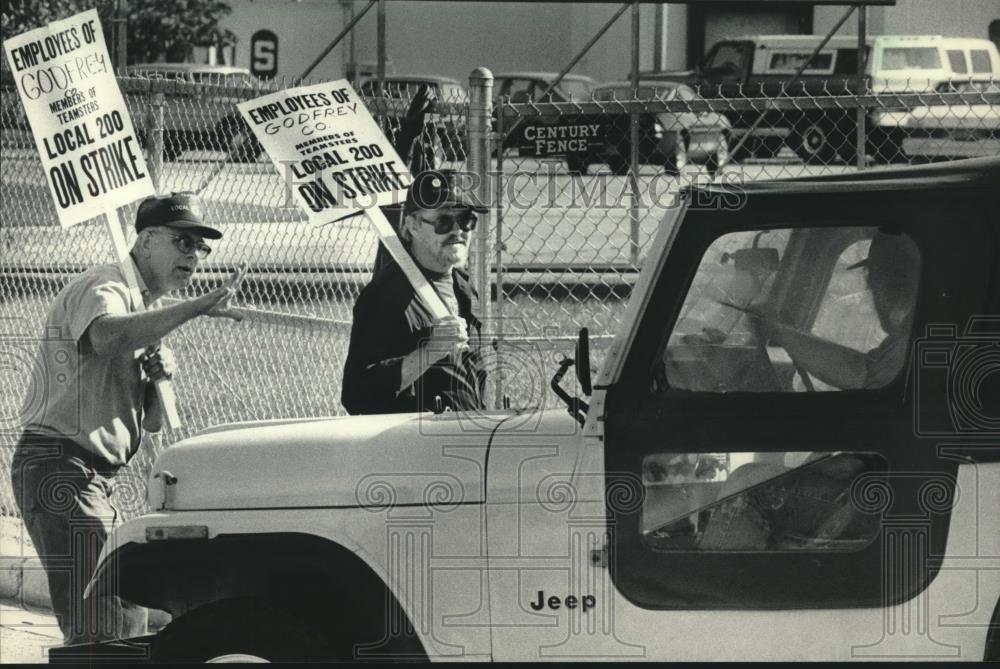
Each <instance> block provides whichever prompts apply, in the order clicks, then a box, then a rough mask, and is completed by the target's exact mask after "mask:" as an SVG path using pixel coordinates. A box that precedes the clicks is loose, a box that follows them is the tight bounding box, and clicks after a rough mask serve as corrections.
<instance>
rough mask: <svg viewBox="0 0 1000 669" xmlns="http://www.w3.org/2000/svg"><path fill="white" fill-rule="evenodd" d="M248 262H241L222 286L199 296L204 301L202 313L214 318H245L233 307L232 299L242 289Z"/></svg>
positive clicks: (236, 319) (239, 319) (238, 319)
mask: <svg viewBox="0 0 1000 669" xmlns="http://www.w3.org/2000/svg"><path fill="white" fill-rule="evenodd" d="M246 270H247V266H246V263H241V264H240V266H239V267H237V268H236V271H235V272H233V273H232V275H230V277H229V279H228V280H227V281H226V282H225V283H224V284H222V285H221V286H220V287H218V288H216V289H215V290H213V291H212V292H211V293H208V294H207V295H203V296H202V297H200V298H198V299H199V300H200V301H201V302H202V312H201V313H202V314H204V315H205V316H211V317H212V318H231V319H233V320H234V321H241V320H243V315H242V314H240V313H239V312H238V311H236V309H235V308H234V307H233V304H232V301H233V298H234V297H236V294H237V293H238V292H239V290H240V284H242V283H243V276H244V275H245V274H246Z"/></svg>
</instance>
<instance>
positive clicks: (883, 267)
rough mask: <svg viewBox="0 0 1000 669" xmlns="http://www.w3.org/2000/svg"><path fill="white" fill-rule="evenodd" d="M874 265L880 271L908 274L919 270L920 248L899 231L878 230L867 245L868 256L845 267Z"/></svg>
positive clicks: (901, 274)
mask: <svg viewBox="0 0 1000 669" xmlns="http://www.w3.org/2000/svg"><path fill="white" fill-rule="evenodd" d="M873 266H874V267H876V268H877V269H878V270H879V271H880V272H883V273H884V272H888V273H890V274H898V275H900V276H908V275H910V274H913V273H914V272H916V271H918V270H919V267H920V249H919V248H917V245H916V244H915V243H914V241H913V240H912V239H910V238H909V237H908V236H906V235H905V234H903V233H901V232H896V231H889V230H878V231H877V232H876V233H875V234H874V235H873V236H872V241H871V246H869V247H868V257H866V258H865V259H864V260H860V261H858V262H856V263H854V264H853V265H849V266H848V268H847V269H858V268H861V267H869V268H870V267H873Z"/></svg>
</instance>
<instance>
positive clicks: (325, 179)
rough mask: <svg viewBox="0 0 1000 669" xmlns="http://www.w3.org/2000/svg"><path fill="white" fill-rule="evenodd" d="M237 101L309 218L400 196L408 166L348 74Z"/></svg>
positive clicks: (342, 212)
mask: <svg viewBox="0 0 1000 669" xmlns="http://www.w3.org/2000/svg"><path fill="white" fill-rule="evenodd" d="M237 108H238V109H239V110H240V112H241V113H242V114H243V118H244V119H246V122H247V123H248V124H249V125H250V127H251V128H252V129H253V132H254V134H255V135H256V137H257V139H258V140H259V141H260V143H261V145H262V146H263V147H264V149H265V150H266V151H267V153H268V155H269V156H270V158H271V161H272V162H273V163H274V166H275V168H276V169H277V170H278V172H279V173H280V174H282V175H283V176H286V177H290V179H289V183H290V185H291V189H292V192H293V193H294V194H295V197H296V199H297V201H298V202H299V204H301V206H302V208H303V210H304V211H305V212H306V213H307V214H308V216H309V218H310V220H312V221H313V222H328V221H330V220H335V219H337V218H341V217H343V216H344V215H345V214H348V213H352V212H355V211H357V210H359V209H366V210H367V209H370V208H372V207H379V206H384V205H388V204H398V203H399V202H402V200H403V197H404V196H405V193H406V188H407V187H409V185H410V183H411V181H412V179H411V177H410V172H409V170H407V168H406V165H405V164H404V163H403V161H402V160H401V159H400V157H399V155H398V154H397V153H396V150H395V148H393V146H392V144H391V143H390V142H389V140H388V139H387V138H386V136H385V135H384V134H383V132H382V130H381V128H379V126H378V124H377V123H376V122H375V119H374V118H372V115H371V114H370V113H369V112H368V109H367V108H366V107H365V105H364V103H362V101H361V98H360V96H358V94H357V93H355V91H354V89H353V88H351V85H350V84H349V83H348V81H347V80H346V79H341V80H339V81H333V82H330V83H325V84H316V85H313V86H305V87H301V88H293V89H288V90H284V91H280V92H278V93H273V94H271V95H266V96H263V97H260V98H256V99H254V100H249V101H247V102H243V103H240V104H238V105H237ZM286 170H287V171H286Z"/></svg>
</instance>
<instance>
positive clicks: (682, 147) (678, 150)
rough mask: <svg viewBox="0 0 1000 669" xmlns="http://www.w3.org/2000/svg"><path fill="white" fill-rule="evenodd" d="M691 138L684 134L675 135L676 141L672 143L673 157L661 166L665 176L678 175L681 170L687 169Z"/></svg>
mask: <svg viewBox="0 0 1000 669" xmlns="http://www.w3.org/2000/svg"><path fill="white" fill-rule="evenodd" d="M690 145H691V138H690V137H688V135H687V133H685V132H678V133H677V140H676V141H675V142H674V155H672V156H671V157H670V158H669V159H667V162H666V163H664V164H663V169H664V171H666V173H667V174H680V173H681V170H683V169H684V168H685V167H687V164H688V162H689V157H688V156H689V149H690Z"/></svg>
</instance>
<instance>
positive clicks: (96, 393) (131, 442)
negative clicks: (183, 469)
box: [11, 194, 242, 643]
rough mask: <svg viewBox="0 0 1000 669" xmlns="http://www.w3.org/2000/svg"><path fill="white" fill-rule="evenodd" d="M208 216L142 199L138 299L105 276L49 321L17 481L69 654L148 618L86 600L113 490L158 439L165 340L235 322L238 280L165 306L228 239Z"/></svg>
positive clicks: (188, 197)
mask: <svg viewBox="0 0 1000 669" xmlns="http://www.w3.org/2000/svg"><path fill="white" fill-rule="evenodd" d="M201 209H202V206H201V203H200V201H199V199H198V198H197V196H195V195H193V194H173V195H170V196H166V197H150V198H147V199H146V200H144V201H143V202H142V203H141V204H140V205H139V208H138V211H137V213H136V221H135V228H136V231H137V232H138V237H137V239H136V241H135V244H134V245H133V247H132V249H131V252H130V254H129V258H128V259H127V260H126V261H125V262H128V263H131V264H132V269H133V270H134V274H135V278H136V280H137V283H138V287H139V295H136V296H135V297H133V293H132V291H130V289H129V285H128V282H127V280H126V277H125V273H124V271H123V269H122V265H121V264H119V263H111V264H107V265H99V266H96V267H92V268H91V269H89V270H87V271H85V272H84V273H82V274H81V275H79V276H77V277H75V278H74V279H72V280H71V281H70V282H69V283H68V284H67V285H66V286H65V287H64V288H63V289H62V290H60V291H59V293H58V294H57V295H56V297H55V299H54V300H53V301H52V304H51V305H50V307H49V309H48V313H47V314H46V317H45V326H44V330H43V336H42V337H41V344H40V346H39V349H38V355H37V356H36V359H35V364H34V368H33V371H32V374H31V377H30V378H29V380H28V391H27V393H26V395H25V400H24V403H23V404H22V408H21V414H20V417H21V423H22V425H23V426H24V431H23V433H22V436H21V439H20V441H19V442H18V444H17V446H16V448H15V452H14V456H13V462H12V464H11V475H12V479H13V481H12V482H13V489H14V494H15V499H16V501H17V504H18V506H19V508H20V510H21V514H22V518H23V519H24V523H25V526H26V528H27V530H28V534H29V535H30V536H31V539H32V542H33V543H34V545H35V549H36V550H37V553H38V556H39V558H40V559H41V561H42V565H43V566H44V567H45V571H46V576H47V577H48V583H49V592H50V595H51V600H52V607H53V610H54V613H55V614H56V618H57V619H58V621H59V627H60V629H61V630H62V633H63V635H64V637H65V641H66V642H67V643H80V642H85V641H96V640H104V639H107V638H128V637H132V636H136V635H141V634H144V633H145V628H146V611H145V609H143V608H141V607H138V606H135V605H133V604H131V603H129V602H125V601H123V600H120V599H118V598H117V597H116V596H114V593H104V594H102V595H97V596H93V597H90V598H88V599H87V600H84V598H83V592H84V588H85V587H86V585H87V583H88V581H89V580H90V577H91V575H92V574H93V570H94V566H95V564H96V560H97V557H98V554H99V553H100V550H101V547H102V546H103V545H104V542H105V540H106V539H107V536H108V533H109V532H110V531H111V529H112V527H113V526H114V524H115V523H116V521H117V520H118V517H117V516H118V513H117V510H116V509H115V508H114V506H112V504H111V501H110V496H111V491H112V488H111V479H112V478H113V477H114V475H115V474H116V473H117V471H118V470H119V469H120V468H121V467H123V466H124V465H125V464H126V463H127V462H128V461H129V460H130V459H131V458H132V456H133V455H135V453H136V451H137V450H138V449H139V445H140V442H141V439H142V433H143V431H144V430H145V431H146V432H157V431H159V430H160V428H161V424H162V416H163V413H162V408H161V406H160V403H159V400H158V398H157V395H156V393H155V388H154V383H153V382H154V381H156V380H158V379H159V378H164V377H165V378H169V377H170V375H171V374H172V372H173V368H174V363H173V358H172V356H171V355H170V354H169V352H168V351H167V350H166V348H164V347H162V346H161V345H160V340H161V339H162V338H163V337H165V336H166V335H167V334H169V333H170V332H172V331H173V330H174V329H176V328H177V327H178V326H180V325H181V324H183V323H185V322H187V321H189V320H191V319H192V318H195V317H197V316H202V315H204V316H212V317H228V318H234V319H236V320H239V317H238V316H237V315H235V314H234V313H233V312H232V311H231V307H230V301H231V300H232V298H233V296H234V295H235V293H236V290H237V289H238V286H239V282H240V280H241V278H242V270H241V271H239V272H237V273H236V274H234V275H233V276H232V277H231V278H230V280H229V281H228V282H226V283H225V284H224V285H223V286H222V287H220V288H218V289H216V290H214V291H212V292H210V293H206V294H205V295H202V296H201V297H198V298H195V299H192V300H186V301H183V302H179V303H177V304H173V305H170V306H161V304H160V298H162V297H163V296H165V295H166V294H167V293H170V292H172V291H176V290H180V289H182V288H185V287H186V286H187V285H188V284H189V283H190V282H191V276H192V275H193V274H194V271H195V269H197V267H198V262H199V260H202V259H204V258H205V257H206V256H207V255H208V254H209V252H210V248H209V247H208V245H207V244H206V243H205V241H204V240H205V239H220V238H221V237H222V233H221V232H220V231H219V230H216V229H215V228H213V227H210V226H208V225H206V224H205V223H204V221H203V220H202V214H201ZM140 296H141V299H142V300H143V303H144V306H145V308H146V310H145V311H141V312H140V311H139V305H138V304H137V302H138V299H140ZM137 352H139V354H138V355H137ZM109 582H111V583H113V582H114V579H111V580H109Z"/></svg>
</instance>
